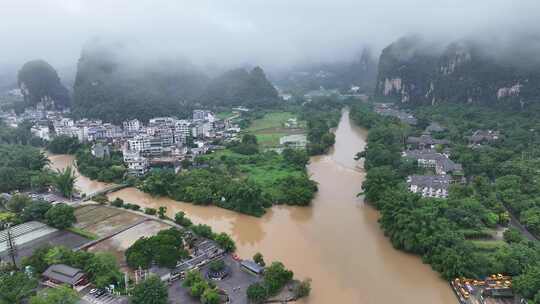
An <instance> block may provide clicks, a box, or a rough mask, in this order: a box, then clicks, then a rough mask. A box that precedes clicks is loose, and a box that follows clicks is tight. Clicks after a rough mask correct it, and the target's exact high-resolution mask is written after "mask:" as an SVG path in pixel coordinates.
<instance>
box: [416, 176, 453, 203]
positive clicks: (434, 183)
mask: <svg viewBox="0 0 540 304" xmlns="http://www.w3.org/2000/svg"><path fill="white" fill-rule="evenodd" d="M451 181H452V179H451V178H450V177H449V176H448V175H411V176H409V177H407V187H408V189H409V191H411V192H413V193H418V194H421V195H422V196H423V197H435V198H446V197H448V188H449V186H450V183H451Z"/></svg>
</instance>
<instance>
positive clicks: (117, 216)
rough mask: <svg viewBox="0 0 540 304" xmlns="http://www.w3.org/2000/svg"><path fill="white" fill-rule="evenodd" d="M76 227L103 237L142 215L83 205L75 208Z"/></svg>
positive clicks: (136, 220) (133, 221)
mask: <svg viewBox="0 0 540 304" xmlns="http://www.w3.org/2000/svg"><path fill="white" fill-rule="evenodd" d="M75 217H76V218H77V224H75V227H76V228H79V229H83V230H85V231H88V232H90V233H93V234H95V235H97V236H99V237H104V236H107V235H110V234H113V233H115V232H118V231H120V230H122V229H124V228H125V227H127V226H130V225H133V224H135V223H137V222H138V221H140V220H142V219H144V217H143V216H140V215H137V214H133V213H131V212H128V211H124V210H120V209H115V208H111V207H107V206H83V207H80V208H77V209H76V210H75Z"/></svg>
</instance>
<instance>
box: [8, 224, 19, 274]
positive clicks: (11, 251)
mask: <svg viewBox="0 0 540 304" xmlns="http://www.w3.org/2000/svg"><path fill="white" fill-rule="evenodd" d="M7 248H8V254H9V256H10V257H11V262H12V263H13V266H15V268H18V267H17V263H16V262H15V257H16V256H17V247H16V246H15V240H14V239H13V236H12V235H11V224H8V225H7Z"/></svg>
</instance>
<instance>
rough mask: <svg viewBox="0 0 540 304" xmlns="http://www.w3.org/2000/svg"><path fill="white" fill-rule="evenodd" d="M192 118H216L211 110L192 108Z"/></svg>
mask: <svg viewBox="0 0 540 304" xmlns="http://www.w3.org/2000/svg"><path fill="white" fill-rule="evenodd" d="M193 120H196V121H197V120H206V121H209V122H214V121H215V120H216V117H215V115H214V113H212V112H211V111H207V110H193Z"/></svg>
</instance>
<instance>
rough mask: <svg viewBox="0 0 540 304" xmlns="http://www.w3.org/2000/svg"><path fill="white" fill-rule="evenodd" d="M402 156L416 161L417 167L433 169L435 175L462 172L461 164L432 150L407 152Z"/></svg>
mask: <svg viewBox="0 0 540 304" xmlns="http://www.w3.org/2000/svg"><path fill="white" fill-rule="evenodd" d="M402 156H403V157H406V158H410V159H414V160H416V161H417V162H418V166H419V167H422V168H434V169H435V173H436V174H461V173H462V171H463V168H462V166H461V164H456V163H455V162H453V161H452V160H451V159H449V158H448V156H447V155H444V154H441V153H437V152H436V151H434V150H408V151H404V152H403V154H402Z"/></svg>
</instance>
